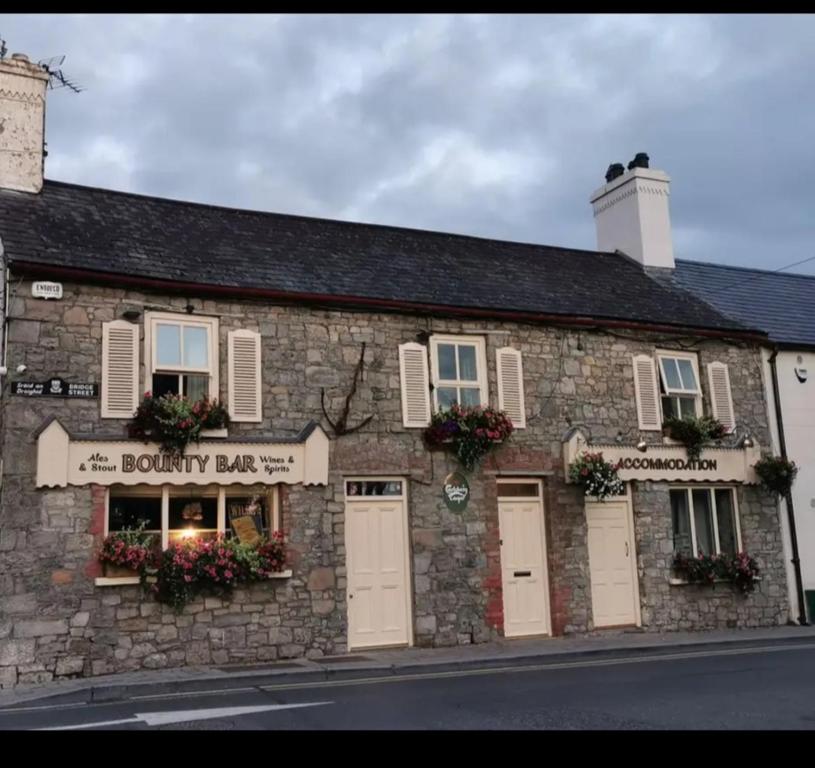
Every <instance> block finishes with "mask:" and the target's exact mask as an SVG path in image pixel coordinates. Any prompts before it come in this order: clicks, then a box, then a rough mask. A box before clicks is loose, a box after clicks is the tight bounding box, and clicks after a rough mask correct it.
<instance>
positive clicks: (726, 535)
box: [716, 488, 739, 555]
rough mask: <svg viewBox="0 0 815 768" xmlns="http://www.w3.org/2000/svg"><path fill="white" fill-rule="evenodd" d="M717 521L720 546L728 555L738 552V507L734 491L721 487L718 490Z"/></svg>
mask: <svg viewBox="0 0 815 768" xmlns="http://www.w3.org/2000/svg"><path fill="white" fill-rule="evenodd" d="M716 522H717V523H718V525H719V548H720V549H721V551H722V552H724V553H725V554H727V555H735V554H737V552H738V547H739V544H738V540H737V538H736V509H735V507H734V505H733V491H731V490H729V489H724V488H719V489H717V490H716Z"/></svg>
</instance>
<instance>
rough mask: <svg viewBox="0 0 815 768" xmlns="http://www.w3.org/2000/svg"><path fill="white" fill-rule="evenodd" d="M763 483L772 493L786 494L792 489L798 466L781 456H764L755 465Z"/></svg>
mask: <svg viewBox="0 0 815 768" xmlns="http://www.w3.org/2000/svg"><path fill="white" fill-rule="evenodd" d="M753 468H754V469H755V470H756V474H757V475H758V476H759V478H760V479H761V484H762V486H764V488H765V489H766V490H767V491H769V492H770V493H775V494H777V495H778V496H782V497H783V496H786V495H787V494H788V493H789V492H790V490H791V489H792V484H793V483H794V482H795V476H796V475H797V474H798V466H797V465H796V463H795V462H794V461H789V459H784V458H782V457H781V456H762V457H761V459H759V460H758V461H757V462H756V463H755V464H754V465H753Z"/></svg>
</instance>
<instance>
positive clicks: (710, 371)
mask: <svg viewBox="0 0 815 768" xmlns="http://www.w3.org/2000/svg"><path fill="white" fill-rule="evenodd" d="M707 375H708V381H709V382H710V403H711V406H712V409H713V418H714V419H718V420H719V421H720V422H721V423H722V424H723V425H724V426H725V428H726V429H727V431H728V433H729V432H732V431H733V430H734V429H735V428H736V417H735V415H734V413H733V395H732V393H731V391H730V372H729V371H728V369H727V366H726V365H725V364H724V363H708V366H707Z"/></svg>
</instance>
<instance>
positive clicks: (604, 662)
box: [0, 643, 815, 716]
mask: <svg viewBox="0 0 815 768" xmlns="http://www.w3.org/2000/svg"><path fill="white" fill-rule="evenodd" d="M813 648H815V643H793V644H789V645H767V646H753V647H749V648H725V649H721V650H707V651H686V652H683V653H672V654H666V653H654V654H651V655H644V656H635V657H631V658H625V659H592V660H585V661H575V662H561V663H543V664H535V665H523V664H522V665H519V666H512V667H483V668H480V669H472V670H461V671H458V672H427V673H417V674H402V675H390V674H387V675H383V676H381V677H367V678H357V679H356V680H325V681H315V682H313V683H288V684H285V683H284V684H280V685H260V686H257V687H255V688H247V687H242V688H216V689H212V690H200V691H182V692H179V693H155V694H145V695H142V696H129V697H127V698H126V699H119V700H116V701H99V702H91V703H85V702H71V703H66V704H41V705H37V706H31V707H9V708H6V709H0V716H2V715H5V714H13V713H16V712H42V711H45V710H58V709H77V708H79V707H82V708H88V707H113V706H121V705H122V704H124V703H125V702H127V701H155V700H162V699H183V698H186V699H189V698H196V697H201V698H203V697H205V696H220V695H226V694H230V693H241V692H243V693H245V692H247V691H280V690H297V689H303V688H322V687H336V686H343V685H348V686H350V685H375V684H376V683H388V682H403V681H405V680H426V679H432V678H440V677H467V676H471V675H472V676H474V675H492V674H499V673H508V672H516V673H517V672H530V671H531V672H540V671H544V670H547V669H575V668H580V667H592V666H613V665H618V664H638V663H639V664H642V663H648V662H655V661H675V660H679V659H692V658H700V657H702V658H707V657H712V656H737V655H745V654H751V653H779V652H782V651H799V650H810V649H813ZM57 695H59V694H57Z"/></svg>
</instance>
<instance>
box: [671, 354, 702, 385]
mask: <svg viewBox="0 0 815 768" xmlns="http://www.w3.org/2000/svg"><path fill="white" fill-rule="evenodd" d="M676 362H677V363H678V365H679V375H680V376H681V377H682V388H683V389H687V390H688V391H689V392H695V391H696V390H697V389H699V387H697V386H696V376H695V375H694V373H693V365H691V361H690V360H683V359H682V358H678V359H677V361H676Z"/></svg>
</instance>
